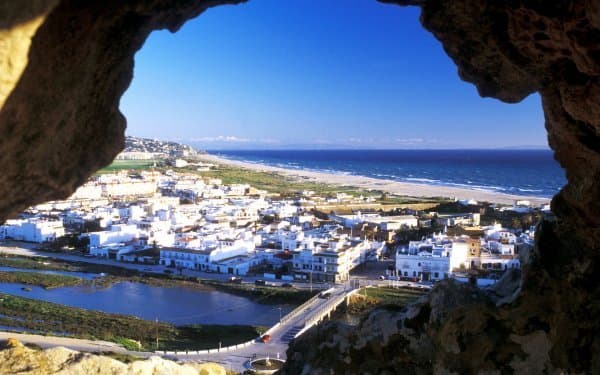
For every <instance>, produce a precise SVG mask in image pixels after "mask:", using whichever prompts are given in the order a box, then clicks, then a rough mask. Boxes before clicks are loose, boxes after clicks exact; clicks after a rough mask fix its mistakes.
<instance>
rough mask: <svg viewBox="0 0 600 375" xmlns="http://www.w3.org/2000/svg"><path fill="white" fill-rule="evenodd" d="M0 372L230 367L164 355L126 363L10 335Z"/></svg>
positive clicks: (203, 371)
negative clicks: (35, 345) (29, 343)
mask: <svg viewBox="0 0 600 375" xmlns="http://www.w3.org/2000/svg"><path fill="white" fill-rule="evenodd" d="M0 374H23V375H49V374H56V375H77V374H81V375H89V374H97V375H103V374H107V375H109V374H110V375H126V374H132V375H133V374H136V375H154V374H173V375H225V374H226V370H225V369H224V368H223V367H221V366H219V365H217V364H214V363H206V364H201V365H199V364H185V365H178V364H177V363H175V362H172V361H168V360H164V359H162V358H160V357H150V358H149V359H146V360H143V361H134V362H131V363H129V364H125V363H123V362H120V361H117V360H115V359H112V358H109V357H106V356H101V355H95V354H89V353H79V352H76V351H73V350H69V349H65V348H62V347H57V348H52V349H46V350H34V349H30V348H27V347H25V346H23V345H22V344H21V343H20V342H18V341H17V340H14V339H9V340H8V342H7V348H5V349H4V350H1V351H0Z"/></svg>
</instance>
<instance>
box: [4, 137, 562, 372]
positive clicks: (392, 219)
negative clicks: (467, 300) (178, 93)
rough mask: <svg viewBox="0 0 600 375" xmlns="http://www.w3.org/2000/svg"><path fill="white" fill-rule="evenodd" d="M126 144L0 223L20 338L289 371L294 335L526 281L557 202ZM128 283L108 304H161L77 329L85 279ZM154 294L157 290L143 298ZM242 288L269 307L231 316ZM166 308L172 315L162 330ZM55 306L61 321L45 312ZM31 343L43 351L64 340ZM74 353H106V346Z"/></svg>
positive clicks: (95, 288)
mask: <svg viewBox="0 0 600 375" xmlns="http://www.w3.org/2000/svg"><path fill="white" fill-rule="evenodd" d="M127 143H128V147H127V148H126V149H125V151H123V152H122V153H121V154H119V155H118V156H117V158H116V160H115V161H114V162H113V164H111V165H110V166H108V167H107V168H105V169H103V170H101V171H100V172H99V173H97V174H95V175H94V176H92V177H91V178H90V179H89V180H88V181H87V182H86V183H85V184H84V185H82V186H80V187H79V188H78V189H77V190H76V191H75V192H74V193H73V194H72V195H71V196H70V197H68V198H67V199H64V200H60V201H51V202H46V203H43V204H38V205H36V206H32V207H30V208H28V209H27V210H25V211H24V212H21V213H20V214H19V215H18V216H17V217H16V218H14V219H10V220H7V221H6V222H4V223H3V224H2V225H0V252H1V253H2V258H0V259H1V261H2V265H3V266H4V267H6V271H0V274H2V280H4V282H8V283H13V284H14V285H15V286H16V287H17V288H19V287H20V290H18V291H13V292H9V294H3V296H4V297H3V298H4V299H3V302H2V304H1V306H0V307H2V308H4V310H3V314H5V315H6V317H7V318H6V319H8V320H7V321H6V324H7V326H8V327H10V330H11V331H13V333H12V334H13V335H15V334H16V333H15V332H14V331H15V330H16V332H22V330H33V332H40V333H42V332H46V333H47V332H48V330H50V332H53V329H54V331H56V330H57V329H58V330H59V332H63V333H62V335H65V333H66V332H69V334H68V336H71V337H72V338H73V339H76V340H81V338H84V337H87V335H89V334H90V332H94V334H95V335H98V337H102V338H103V339H105V340H108V341H109V343H111V342H112V343H111V344H110V345H117V346H115V348H114V350H116V351H125V352H126V353H128V354H129V355H134V356H139V355H142V356H152V355H161V356H165V357H167V358H176V359H177V360H179V361H186V362H207V361H212V360H218V361H219V362H220V363H222V364H227V365H229V366H230V367H231V368H235V369H236V370H237V371H244V370H245V369H248V368H250V367H252V363H254V362H253V361H261V360H264V359H265V358H266V359H267V360H268V359H269V357H271V358H272V357H276V358H277V360H278V361H279V362H278V363H279V364H280V365H281V363H283V362H282V361H283V360H285V354H284V353H285V352H286V350H287V348H288V347H289V345H290V343H291V342H292V341H293V340H295V339H297V338H298V337H299V336H300V335H302V334H303V333H304V332H306V331H307V330H308V329H310V328H311V327H313V326H315V325H319V324H320V323H321V322H323V321H324V320H329V319H332V317H334V319H338V318H339V317H341V316H342V315H340V314H341V311H346V312H348V311H349V312H350V315H349V316H358V317H360V316H365V315H364V314H367V313H368V312H369V311H372V310H373V309H374V308H376V307H377V306H384V305H385V304H398V305H400V306H404V305H406V304H408V303H410V302H411V301H415V300H416V299H417V298H418V297H419V296H422V295H423V294H424V293H428V291H429V290H430V289H431V288H432V287H433V285H434V284H435V283H438V282H440V281H443V280H454V281H455V282H457V283H465V284H467V283H469V284H471V285H474V286H476V287H479V288H488V287H491V286H492V285H494V284H495V283H497V282H498V281H499V280H500V279H501V278H502V276H503V275H504V274H505V273H507V272H517V273H518V272H520V269H521V262H520V257H521V255H523V254H526V253H527V252H528V251H529V249H530V248H531V247H532V246H533V243H534V237H535V231H536V228H535V224H536V223H537V222H538V221H539V220H540V219H542V218H551V217H552V213H551V211H550V209H549V206H548V205H547V204H541V205H540V204H538V202H530V201H529V200H527V199H516V200H514V201H513V203H512V204H501V203H490V202H478V201H477V200H475V199H459V198H440V197H438V198H435V197H434V198H427V197H422V196H420V197H410V196H402V195H397V194H394V193H389V192H386V191H381V190H375V189H365V188H359V187H349V186H340V185H323V184H318V183H315V182H312V181H308V182H307V181H305V180H303V179H301V178H300V179H296V180H294V179H290V178H289V177H286V176H282V175H278V174H276V173H271V172H263V171H256V170H252V169H243V168H242V169H240V168H238V167H237V166H231V165H229V164H227V161H222V162H221V160H215V158H214V157H206V155H203V154H201V153H198V152H196V151H195V150H193V149H192V148H190V147H188V146H185V145H179V144H176V143H173V142H161V141H153V140H144V139H135V138H133V139H128V141H127ZM503 199H506V197H503ZM40 257H41V258H40ZM57 262H58V263H57ZM15 267H16V268H15ZM36 269H40V270H47V271H46V272H58V274H55V275H51V274H43V273H39V272H37V271H36ZM73 271H75V272H73ZM78 271H84V273H85V272H87V273H85V274H82V273H77V272H78ZM42 272H44V271H42ZM90 272H91V273H90ZM82 275H84V276H82ZM119 275H120V276H119ZM82 277H83V278H82ZM15 283H16V284H15ZM118 284H121V285H122V286H123V287H125V288H127V289H120V288H118V287H110V288H109V289H108V290H109V291H110V293H111V295H112V297H111V298H110V301H116V300H121V298H134V299H138V298H141V299H146V298H149V296H152V295H154V294H155V293H159V295H161V296H163V297H161V299H160V300H155V301H154V302H153V304H152V307H151V308H149V309H145V308H142V307H138V308H133V309H128V308H127V306H125V305H124V304H123V303H122V301H121V302H116V304H115V306H114V307H112V308H111V310H113V311H110V312H116V313H121V314H123V313H125V314H129V315H119V317H118V318H117V319H126V320H127V323H125V324H120V325H119V329H118V332H120V333H118V334H115V333H112V332H111V330H108V331H107V330H105V329H96V328H91V327H88V328H87V330H84V331H83V332H81V331H80V330H79V328H78V325H77V324H76V323H73V322H74V321H78V320H79V319H81V311H80V310H77V309H73V308H74V307H77V304H78V303H84V302H83V301H78V300H79V299H80V298H81V296H80V295H79V294H78V293H79V292H78V291H77V290H79V289H74V288H76V287H73V285H82V286H81V287H82V288H83V289H81V290H80V291H85V292H84V294H88V295H89V293H92V294H94V295H95V294H97V293H101V291H102V290H103V289H104V288H105V287H106V286H109V285H118ZM142 284H148V285H149V286H148V287H145V288H144V289H139V288H140V285H142ZM86 285H87V286H86ZM33 286H36V287H38V288H39V287H41V286H43V287H44V289H45V291H44V292H41V293H40V292H37V293H36V291H35V290H34V289H33ZM62 286H65V287H67V288H65V289H69V291H68V292H67V293H71V294H70V295H72V298H74V300H68V301H65V302H66V304H65V305H58V304H48V302H47V299H48V298H51V294H52V293H51V292H50V291H49V288H54V287H59V288H60V287H62ZM90 286H91V289H89V287H90ZM169 288H175V290H181V291H183V289H184V288H186V289H187V288H192V289H195V290H197V291H191V292H185V293H186V294H187V295H188V297H187V298H189V302H190V304H189V305H188V304H186V307H185V308H182V307H178V309H175V310H174V309H172V308H170V307H166V306H167V305H168V306H171V304H173V303H175V304H177V303H182V300H181V299H180V298H178V297H177V296H176V295H171V296H170V297H166V294H165V293H169V292H168V289H169ZM207 288H208V290H212V291H217V290H222V291H224V292H225V293H222V294H220V297H219V298H218V299H214V298H212V297H211V299H210V301H211V302H210V303H207V302H206V301H204V298H207V295H202V294H201V293H207ZM119 290H121V291H119ZM359 292H360V293H359ZM208 293H211V292H208ZM235 294H241V295H242V296H245V297H248V298H250V299H252V301H250V300H247V301H246V302H244V305H246V306H248V305H247V304H248V303H250V304H251V305H250V306H251V307H246V308H251V309H253V311H256V312H258V311H260V313H257V314H256V315H255V316H254V317H247V316H244V314H245V311H244V309H240V311H238V312H237V314H241V315H239V316H238V315H230V314H233V313H234V312H235V311H236V310H237V309H236V308H234V307H233V306H235V305H233V302H231V301H232V299H233V298H236V297H234V295H235ZM28 296H32V297H33V299H29V298H28ZM91 298H92V299H93V297H91ZM13 299H15V301H16V302H12V301H13ZM38 299H39V300H38ZM207 301H208V300H207ZM14 303H19V304H30V306H31V307H29V308H25V310H27V309H36V310H38V309H39V314H38V315H35V314H34V315H33V316H29V315H28V313H24V312H22V311H21V310H19V311H16V310H15V309H14V307H13V304H14ZM85 303H86V304H87V305H84V306H96V309H99V310H100V311H90V313H91V314H92V316H91V317H90V318H89V319H92V320H94V321H95V320H99V321H102V322H104V323H103V324H104V325H106V324H113V323H108V322H111V321H113V319H115V316H113V315H111V314H105V311H106V312H109V311H108V310H105V307H104V305H101V306H98V305H94V304H91V305H90V302H89V301H88V302H85ZM237 303H240V302H237ZM273 304H275V307H274V306H273ZM34 306H35V307H34ZM219 306H221V307H219ZM340 307H341V308H340ZM157 308H159V309H162V308H165V310H163V313H161V314H160V318H161V320H162V319H165V320H166V321H165V322H164V323H159V321H158V316H159V314H156V313H155V312H154V311H155V309H157ZM47 309H55V312H53V313H52V315H51V316H48V314H47V313H46V312H45V311H48V310H47ZM86 309H89V307H86ZM25 310H24V311H25ZM147 310H150V311H152V312H150V311H147ZM340 310H341V311H340ZM85 311H87V310H85ZM173 311H177V312H178V313H177V314H175V315H173ZM36 314H37V313H36ZM138 314H141V315H142V320H140V319H139V318H138ZM148 314H156V315H154V316H156V319H155V320H154V321H152V320H150V319H151V318H150V316H149V315H148ZM336 314H337V315H336ZM343 314H346V313H343ZM353 314H356V315H353ZM154 316H153V317H154ZM209 316H210V319H211V322H213V323H212V324H214V323H217V324H216V325H210V324H209V325H208V327H211V328H210V329H211V330H212V331H209V332H214V333H202V332H200V331H198V330H197V328H194V327H196V326H195V325H197V324H201V325H202V326H203V327H207V326H206V320H205V319H207V318H208V317H209ZM277 316H278V319H277ZM41 317H43V318H41ZM335 317H337V318H335ZM40 318H41V319H40ZM252 318H255V319H252ZM46 319H50V320H51V321H52V322H50V321H46ZM226 322H228V323H226ZM240 323H241V324H243V327H244V329H243V333H236V330H238V328H237V327H238V326H235V325H231V324H240ZM138 324H140V326H139V327H138V326H137V325H138ZM156 324H164V325H163V326H162V330H163V331H162V333H161V334H160V335H162V336H167V337H170V338H169V339H163V342H161V343H159V333H158V331H156V333H152V332H153V331H154V330H155V329H158V327H154V325H156ZM130 325H134V327H133V328H131V329H130V328H129V326H130ZM267 325H268V326H267ZM52 326H58V327H60V328H49V327H52ZM64 327H68V328H66V330H65V328H64ZM149 327H152V328H149ZM268 327H270V328H268ZM204 329H206V328H204ZM63 330H64V331H63ZM53 335H54V334H52V333H51V336H53ZM182 335H183V337H182ZM186 335H189V336H188V337H187V338H186V337H185V336H186ZM19 337H21V336H19ZM135 337H138V338H139V339H133V338H135ZM22 339H25V340H33V341H32V342H33V343H36V344H41V345H52V344H49V343H48V342H47V341H48V340H51V341H52V342H54V341H53V340H56V339H47V338H44V337H41V336H34V337H33V338H32V337H22ZM222 340H226V342H229V343H230V346H226V347H223V346H222V345H221V343H222ZM244 340H249V341H244ZM241 341H244V342H242V343H241V344H240V342H241ZM65 345H67V346H69V347H71V348H75V349H78V350H81V348H84V347H86V348H88V347H91V348H96V349H93V350H99V349H100V348H101V347H100V346H98V345H105V344H96V343H93V342H92V343H83V342H82V341H76V342H75V344H65ZM81 345H85V346H81ZM119 345H125V348H123V347H121V346H119ZM217 345H218V346H217ZM86 350H89V349H86ZM257 356H258V359H256V358H257ZM253 358H254V359H253ZM261 358H262V359H261Z"/></svg>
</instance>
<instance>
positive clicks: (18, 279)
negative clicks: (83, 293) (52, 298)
mask: <svg viewBox="0 0 600 375" xmlns="http://www.w3.org/2000/svg"><path fill="white" fill-rule="evenodd" d="M82 281H83V279H81V278H79V277H73V276H66V275H54V274H46V273H39V272H20V271H10V272H5V271H0V283H18V284H26V285H36V286H41V287H42V288H44V289H52V288H60V287H63V286H74V285H79V284H81V283H82Z"/></svg>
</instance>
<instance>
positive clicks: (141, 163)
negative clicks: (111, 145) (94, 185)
mask: <svg viewBox="0 0 600 375" xmlns="http://www.w3.org/2000/svg"><path fill="white" fill-rule="evenodd" d="M155 163H156V165H159V164H161V163H162V162H161V161H160V160H156V161H155V160H115V161H113V162H112V164H110V165H109V166H107V167H104V168H102V169H100V170H99V171H98V172H96V173H99V174H102V173H113V172H117V171H120V170H144V169H149V168H152V167H153V166H154V164H155Z"/></svg>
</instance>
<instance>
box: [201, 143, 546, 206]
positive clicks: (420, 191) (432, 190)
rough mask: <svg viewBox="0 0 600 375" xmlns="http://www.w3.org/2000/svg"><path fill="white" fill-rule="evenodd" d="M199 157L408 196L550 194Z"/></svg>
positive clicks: (501, 200)
mask: <svg viewBox="0 0 600 375" xmlns="http://www.w3.org/2000/svg"><path fill="white" fill-rule="evenodd" d="M199 158H200V159H201V160H202V161H205V162H209V163H214V164H220V165H228V166H234V167H239V168H244V169H249V170H253V171H259V172H275V173H278V174H280V175H283V176H285V177H289V178H292V179H295V180H297V181H304V182H306V181H309V182H315V183H322V184H329V185H338V186H352V187H356V188H358V189H364V190H381V191H385V192H387V193H391V194H396V195H400V196H408V197H418V198H433V197H445V198H451V199H452V198H455V199H461V200H463V199H474V200H476V201H478V202H489V203H498V204H507V205H512V204H514V202H515V201H516V200H528V201H529V202H530V203H531V204H532V205H533V206H540V205H544V204H549V203H550V201H551V198H544V197H536V196H527V195H514V194H506V193H499V192H494V191H486V190H476V189H469V188H460V187H453V186H444V185H429V184H418V183H412V182H401V181H394V180H386V179H378V178H373V177H366V176H357V175H349V174H342V173H328V172H317V171H310V170H305V169H286V168H281V167H274V166H270V165H265V164H258V163H251V162H245V161H239V160H231V159H226V158H223V157H219V156H215V155H212V154H202V155H200V156H199Z"/></svg>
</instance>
